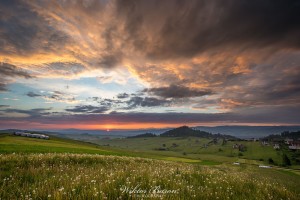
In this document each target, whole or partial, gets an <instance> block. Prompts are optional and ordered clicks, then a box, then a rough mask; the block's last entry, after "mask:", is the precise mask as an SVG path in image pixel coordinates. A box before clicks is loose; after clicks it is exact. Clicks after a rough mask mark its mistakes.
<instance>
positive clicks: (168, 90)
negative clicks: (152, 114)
mask: <svg viewBox="0 0 300 200" xmlns="http://www.w3.org/2000/svg"><path fill="white" fill-rule="evenodd" d="M143 91H144V92H147V93H149V94H152V95H156V96H160V97H164V98H189V97H199V96H205V95H210V94H212V92H211V91H205V90H198V89H192V88H188V87H185V86H180V85H170V86H169V87H159V88H150V89H145V90H143Z"/></svg>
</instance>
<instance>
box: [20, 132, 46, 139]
mask: <svg viewBox="0 0 300 200" xmlns="http://www.w3.org/2000/svg"><path fill="white" fill-rule="evenodd" d="M14 135H18V136H23V137H31V138H39V139H45V140H48V139H49V136H47V135H43V134H31V133H27V132H21V131H16V132H14Z"/></svg>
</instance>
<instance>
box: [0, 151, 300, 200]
mask: <svg viewBox="0 0 300 200" xmlns="http://www.w3.org/2000/svg"><path fill="white" fill-rule="evenodd" d="M0 166H1V167H0V168H1V173H0V198H1V199H112V200H113V199H142V198H146V197H152V198H153V199H299V195H300V191H299V189H300V182H299V177H297V176H293V175H290V174H287V173H283V172H281V171H278V170H268V169H259V168H254V167H253V166H243V167H240V166H229V165H218V166H203V165H195V164H188V163H181V162H171V161H161V160H154V159H146V158H133V157H119V156H104V155H95V154H94V155H91V154H70V153H66V154H56V153H47V154H27V155H26V154H25V155H20V154H6V155H1V157H0ZM137 187H138V189H136V191H137V192H136V193H135V191H133V188H137ZM126 188H127V190H126ZM130 188H131V190H132V191H130ZM138 190H139V191H138ZM142 191H143V192H142Z"/></svg>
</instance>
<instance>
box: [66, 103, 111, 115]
mask: <svg viewBox="0 0 300 200" xmlns="http://www.w3.org/2000/svg"><path fill="white" fill-rule="evenodd" d="M108 110H109V108H108V107H105V106H98V107H97V106H91V105H79V106H75V107H74V108H68V109H66V111H68V112H74V113H104V112H106V111H108Z"/></svg>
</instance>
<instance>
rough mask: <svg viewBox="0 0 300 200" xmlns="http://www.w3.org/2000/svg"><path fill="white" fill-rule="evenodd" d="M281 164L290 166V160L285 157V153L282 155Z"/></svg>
mask: <svg viewBox="0 0 300 200" xmlns="http://www.w3.org/2000/svg"><path fill="white" fill-rule="evenodd" d="M282 165H283V166H291V161H290V159H289V158H288V157H287V155H286V154H283V155H282Z"/></svg>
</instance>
